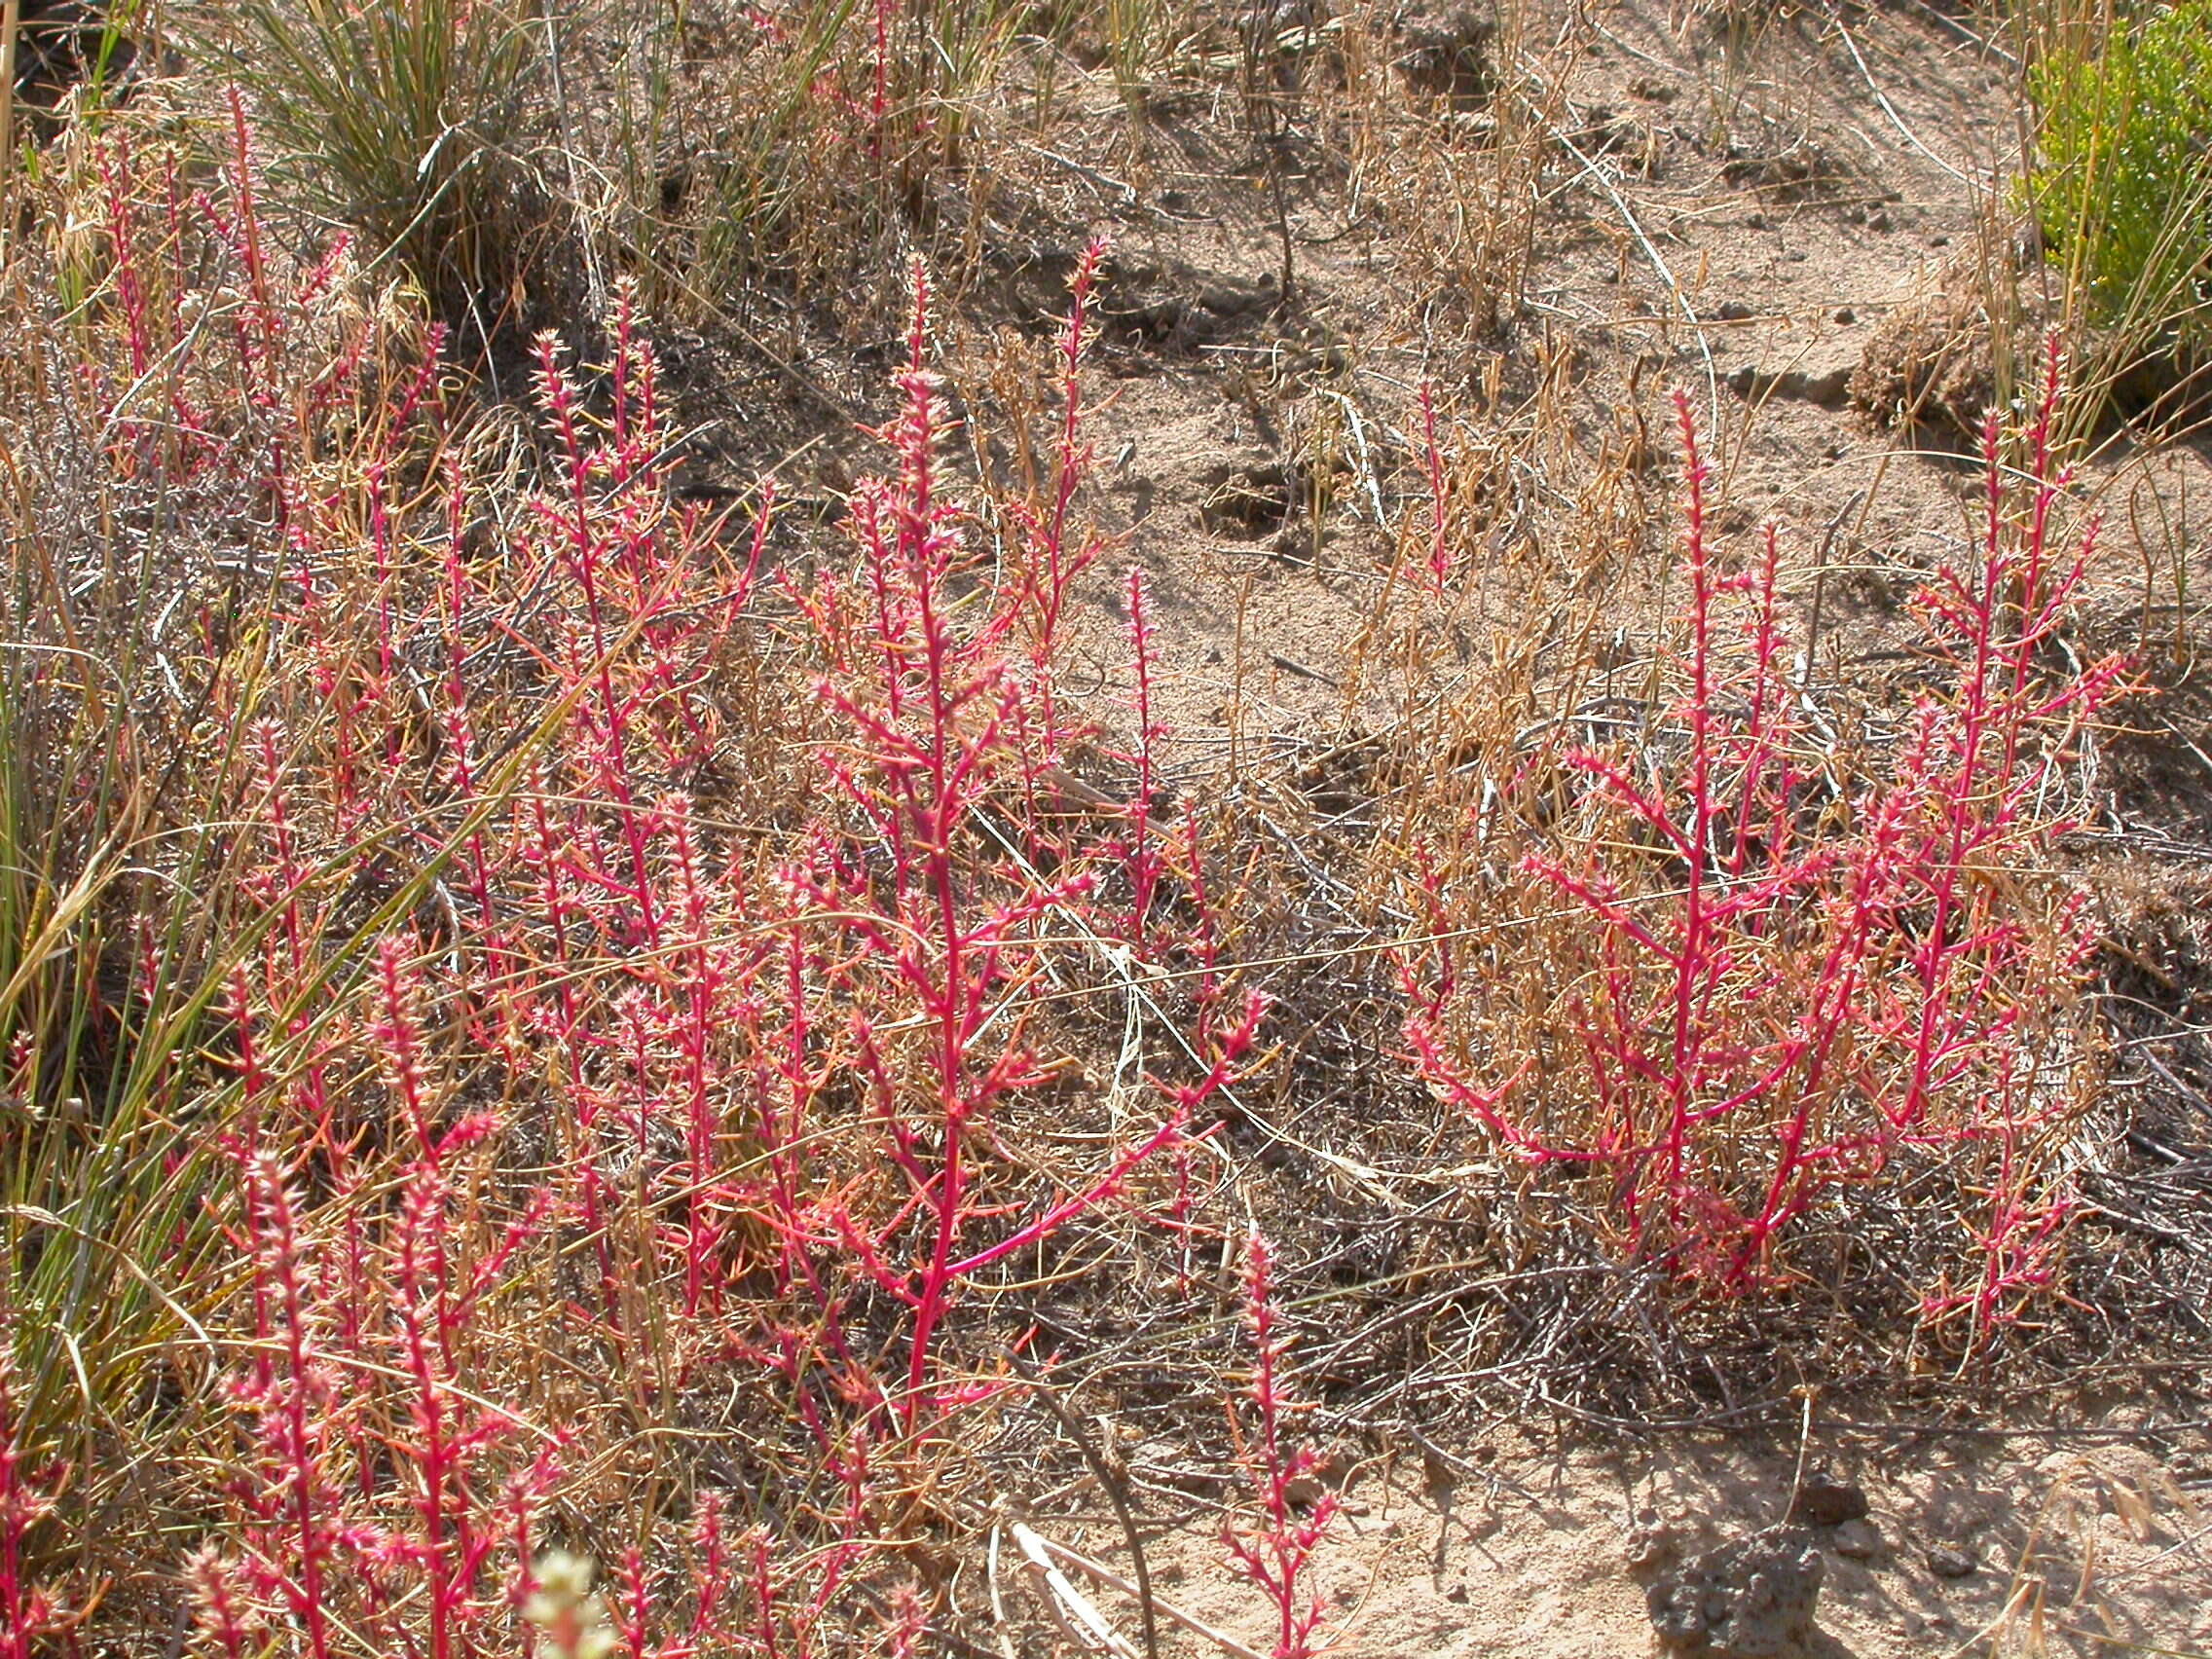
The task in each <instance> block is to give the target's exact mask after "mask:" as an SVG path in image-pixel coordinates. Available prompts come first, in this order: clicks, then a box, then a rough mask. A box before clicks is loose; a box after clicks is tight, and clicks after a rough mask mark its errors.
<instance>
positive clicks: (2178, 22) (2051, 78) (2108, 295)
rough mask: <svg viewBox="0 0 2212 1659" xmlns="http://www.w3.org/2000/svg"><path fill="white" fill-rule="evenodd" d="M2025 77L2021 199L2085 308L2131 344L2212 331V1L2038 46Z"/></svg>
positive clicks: (2193, 344)
mask: <svg viewBox="0 0 2212 1659" xmlns="http://www.w3.org/2000/svg"><path fill="white" fill-rule="evenodd" d="M2029 88H2030V92H2032V94H2033V96H2034V99H2035V103H2036V106H2037V109H2038V112H2039V114H2040V117H2041V127H2042V130H2041V136H2040V143H2039V146H2038V152H2037V156H2036V160H2035V165H2034V167H2033V170H2032V172H2031V174H2030V178H2029V194H2030V198H2031V200H2032V203H2033V205H2034V208H2035V212H2036V216H2037V219H2038V221H2039V223H2040V225H2041V227H2042V230H2043V234H2044V237H2045V240H2046V242H2047V243H2048V244H2049V246H2050V247H2051V248H2052V250H2053V251H2054V252H2055V253H2056V255H2057V256H2058V257H2059V258H2060V259H2061V260H2062V261H2063V262H2064V264H2065V266H2066V269H2067V272H2068V276H2069V278H2070V282H2071V285H2072V287H2073V291H2074V292H2075V293H2076V294H2077V295H2079V296H2080V298H2081V300H2082V301H2083V308H2084V310H2085V313H2086V316H2087V320H2089V321H2090V322H2092V323H2093V324H2095V325H2096V326H2098V327H2102V328H2112V329H2117V330H2119V331H2120V333H2122V334H2123V335H2124V336H2126V337H2127V338H2128V339H2129V340H2131V341H2133V342H2135V343H2137V344H2138V345H2140V346H2148V345H2151V344H2153V343H2154V342H2157V343H2160V344H2174V345H2180V346H2183V347H2185V348H2198V347H2201V346H2203V345H2204V344H2205V343H2206V342H2207V341H2208V340H2212V309H2208V308H2212V256H2208V254H2207V235H2208V232H2212V0H2182V3H2181V4H2177V5H2168V6H2160V7H2157V8H2156V9H2154V10H2150V11H2147V12H2145V13H2143V14H2142V15H2141V16H2139V17H2137V18H2135V19H2134V20H2133V21H2131V22H2116V23H2115V24H2114V26H2113V27H2112V29H2111V30H2110V32H2109V33H2108V34H2107V35H2106V37H2105V39H2104V41H2103V43H2102V48H2101V50H2095V49H2090V50H2083V49H2079V48H2075V49H2069V48H2065V47H2060V48H2058V49H2056V50H2053V51H2051V52H2048V53H2047V54H2046V55H2045V56H2044V57H2043V58H2042V60H2041V61H2040V62H2039V63H2037V64H2036V66H2035V67H2034V69H2033V70H2032V71H2031V73H2030V79H2029Z"/></svg>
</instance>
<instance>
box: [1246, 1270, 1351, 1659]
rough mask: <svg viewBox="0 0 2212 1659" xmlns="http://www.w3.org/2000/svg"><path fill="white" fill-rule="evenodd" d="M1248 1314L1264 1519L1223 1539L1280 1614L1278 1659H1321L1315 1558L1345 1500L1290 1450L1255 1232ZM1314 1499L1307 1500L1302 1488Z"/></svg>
mask: <svg viewBox="0 0 2212 1659" xmlns="http://www.w3.org/2000/svg"><path fill="white" fill-rule="evenodd" d="M1244 1316H1245V1321H1246V1324H1247V1326H1248V1328H1249V1329H1250V1331H1251V1338H1252V1385H1251V1388H1250V1390H1249V1393H1250V1396H1251V1401H1252V1419H1253V1421H1252V1428H1251V1429H1250V1431H1249V1432H1248V1433H1247V1434H1245V1435H1243V1436H1242V1437H1241V1444H1242V1453H1243V1459H1244V1464H1245V1467H1246V1470H1247V1472H1248V1474H1249V1477H1250V1479H1251V1483H1252V1491H1253V1498H1254V1502H1255V1503H1256V1505H1257V1507H1258V1510H1259V1515H1258V1518H1257V1520H1256V1521H1255V1522H1254V1523H1253V1524H1252V1525H1251V1526H1250V1527H1248V1528H1246V1529H1245V1530H1241V1531H1238V1530H1230V1531H1228V1532H1226V1533H1224V1534H1223V1539H1222V1541H1223V1543H1224V1545H1225V1546H1226V1547H1227V1549H1228V1550H1229V1555H1230V1559H1231V1561H1232V1562H1234V1563H1235V1567H1236V1568H1237V1570H1238V1571H1239V1572H1241V1573H1242V1574H1243V1575H1244V1577H1245V1578H1246V1579H1248V1580H1249V1581H1250V1582H1251V1583H1253V1584H1254V1585H1257V1586H1258V1587H1259V1589H1260V1591H1261V1592H1262V1593H1263V1594H1264V1595H1265V1596H1266V1597H1267V1599H1268V1600H1269V1601H1270V1602H1271V1603H1272V1604H1273V1605H1274V1609H1275V1633H1274V1641H1273V1644H1272V1647H1271V1649H1270V1659H1313V1656H1314V1655H1316V1654H1318V1653H1321V1652H1323V1651H1325V1650H1326V1647H1327V1643H1325V1642H1322V1641H1317V1640H1316V1635H1317V1633H1318V1632H1319V1630H1320V1627H1321V1621H1322V1617H1323V1606H1322V1602H1321V1597H1320V1594H1319V1592H1318V1591H1317V1590H1315V1589H1314V1588H1313V1583H1312V1577H1313V1574H1312V1562H1313V1556H1314V1554H1315V1552H1316V1551H1318V1550H1319V1548H1320V1547H1321V1544H1322V1543H1323V1541H1324V1540H1325V1539H1326V1538H1327V1536H1328V1531H1329V1524H1330V1523H1331V1522H1332V1521H1334V1520H1335V1519H1336V1515H1337V1509H1338V1507H1339V1499H1338V1497H1337V1494H1336V1493H1333V1492H1331V1491H1329V1490H1328V1488H1327V1487H1325V1486H1323V1485H1321V1483H1320V1482H1319V1481H1317V1480H1316V1479H1314V1471H1315V1469H1317V1468H1318V1467H1319V1459H1318V1458H1317V1457H1316V1456H1314V1454H1313V1452H1312V1450H1311V1449H1310V1448H1309V1447H1305V1446H1299V1447H1296V1448H1293V1447H1292V1446H1290V1445H1289V1444H1288V1441H1289V1435H1288V1433H1287V1428H1288V1419H1290V1418H1291V1417H1292V1416H1293V1415H1294V1414H1295V1411H1296V1408H1295V1406H1294V1405H1293V1404H1292V1402H1291V1401H1290V1399H1289V1397H1288V1395H1287V1393H1286V1392H1285V1390H1284V1388H1283V1383H1282V1376H1281V1371H1282V1361H1283V1357H1284V1355H1285V1353H1286V1352H1287V1351H1288V1350H1289V1346H1290V1343H1289V1339H1288V1338H1287V1337H1286V1336H1284V1334H1283V1333H1282V1330H1281V1328H1280V1327H1281V1322H1282V1314H1281V1310H1280V1309H1277V1308H1276V1306H1275V1301H1274V1284H1273V1263H1272V1253H1271V1252H1270V1250H1269V1248H1268V1241H1267V1239H1266V1237H1265V1236H1263V1235H1262V1234H1261V1233H1260V1231H1259V1230H1258V1229H1257V1228H1255V1229H1253V1231H1252V1236H1251V1240H1250V1242H1249V1243H1248V1244H1247V1245H1246V1247H1245V1256H1244ZM1302 1483H1303V1484H1304V1485H1305V1486H1307V1487H1309V1488H1311V1489H1312V1491H1313V1493H1314V1495H1313V1496H1312V1498H1311V1499H1310V1501H1305V1500H1304V1499H1303V1496H1302V1494H1300V1493H1298V1490H1297V1489H1298V1488H1299V1487H1300V1485H1301V1484H1302Z"/></svg>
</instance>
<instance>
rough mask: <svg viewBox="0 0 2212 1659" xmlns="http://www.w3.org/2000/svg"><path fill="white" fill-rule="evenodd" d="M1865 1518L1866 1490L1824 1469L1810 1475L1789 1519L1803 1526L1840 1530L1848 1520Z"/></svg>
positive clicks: (1790, 1508) (1801, 1489)
mask: <svg viewBox="0 0 2212 1659" xmlns="http://www.w3.org/2000/svg"><path fill="white" fill-rule="evenodd" d="M1865 1518H1866V1491H1865V1489H1864V1488H1863V1487H1862V1486H1860V1485H1859V1483H1858V1482H1857V1481H1847V1480H1842V1479H1839V1478H1838V1477H1836V1476H1835V1475H1832V1474H1830V1473H1829V1472H1828V1471H1827V1470H1825V1469H1815V1470H1813V1471H1812V1472H1811V1473H1810V1474H1808V1475H1807V1476H1806V1477H1805V1481H1804V1484H1803V1485H1802V1486H1800V1487H1799V1488H1798V1489H1797V1495H1796V1497H1795V1499H1793V1500H1792V1501H1791V1503H1790V1505H1789V1519H1790V1521H1791V1522H1793V1523H1794V1524H1796V1525H1797V1526H1800V1527H1840V1526H1842V1525H1843V1524H1844V1523H1845V1522H1846V1521H1862V1520H1864V1519H1865Z"/></svg>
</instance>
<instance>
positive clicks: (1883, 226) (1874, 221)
mask: <svg viewBox="0 0 2212 1659" xmlns="http://www.w3.org/2000/svg"><path fill="white" fill-rule="evenodd" d="M1866 228H1867V229H1868V230H1870V231H1886V230H1888V229H1889V228H1890V216H1889V215H1888V214H1887V213H1885V212H1883V211H1882V210H1881V209H1880V208H1876V209H1875V210H1874V211H1873V212H1871V213H1869V214H1867V215H1866Z"/></svg>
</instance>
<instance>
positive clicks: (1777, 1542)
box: [1646, 1527, 1826, 1659]
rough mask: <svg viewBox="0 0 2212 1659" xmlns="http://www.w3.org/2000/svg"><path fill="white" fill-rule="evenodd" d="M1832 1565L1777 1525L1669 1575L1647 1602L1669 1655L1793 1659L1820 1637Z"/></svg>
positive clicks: (1806, 1540) (1798, 1531) (1808, 1537)
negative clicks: (1819, 1607)
mask: <svg viewBox="0 0 2212 1659" xmlns="http://www.w3.org/2000/svg"><path fill="white" fill-rule="evenodd" d="M1825 1570H1826V1564H1825V1562H1823V1560H1822V1559H1821V1552H1820V1550H1819V1549H1818V1548H1817V1547H1815V1545H1814V1543H1813V1541H1812V1534H1811V1533H1809V1532H1807V1531H1806V1530H1803V1529H1802V1528H1797V1527H1770V1528H1768V1529H1767V1530H1764V1531H1761V1532H1753V1533H1751V1535H1749V1536H1748V1537H1742V1538H1738V1539H1736V1540H1735V1541H1734V1542H1732V1543H1726V1544H1722V1545H1721V1546H1720V1547H1719V1548H1718V1549H1714V1550H1709V1551H1707V1552H1706V1553H1705V1554H1704V1555H1701V1556H1698V1557H1697V1558H1695V1559H1694V1560H1692V1561H1690V1562H1688V1563H1686V1564H1685V1565H1684V1566H1683V1567H1681V1568H1680V1569H1679V1570H1678V1571H1675V1572H1670V1573H1667V1574H1665V1575H1663V1576H1662V1577H1661V1578H1660V1579H1659V1581H1658V1582H1657V1583H1655V1584H1653V1585H1652V1586H1651V1589H1650V1591H1649V1592H1648V1593H1647V1596H1646V1604H1647V1606H1648V1608H1649V1610H1650V1614H1651V1624H1652V1628H1653V1629H1654V1630H1656V1631H1657V1632H1658V1633H1659V1642H1660V1645H1661V1646H1662V1647H1664V1648H1665V1649H1666V1650H1667V1651H1668V1652H1670V1653H1693V1654H1699V1655H1703V1656H1704V1659H1789V1656H1790V1655H1793V1654H1796V1653H1798V1652H1800V1651H1801V1650H1802V1649H1803V1647H1804V1645H1805V1643H1806V1642H1807V1641H1810V1640H1811V1639H1812V1637H1813V1635H1814V1634H1815V1626H1814V1623H1813V1613H1814V1608H1815V1606H1816V1604H1818V1602H1819V1600H1820V1594H1821V1579H1822V1576H1823V1574H1824V1573H1825Z"/></svg>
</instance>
